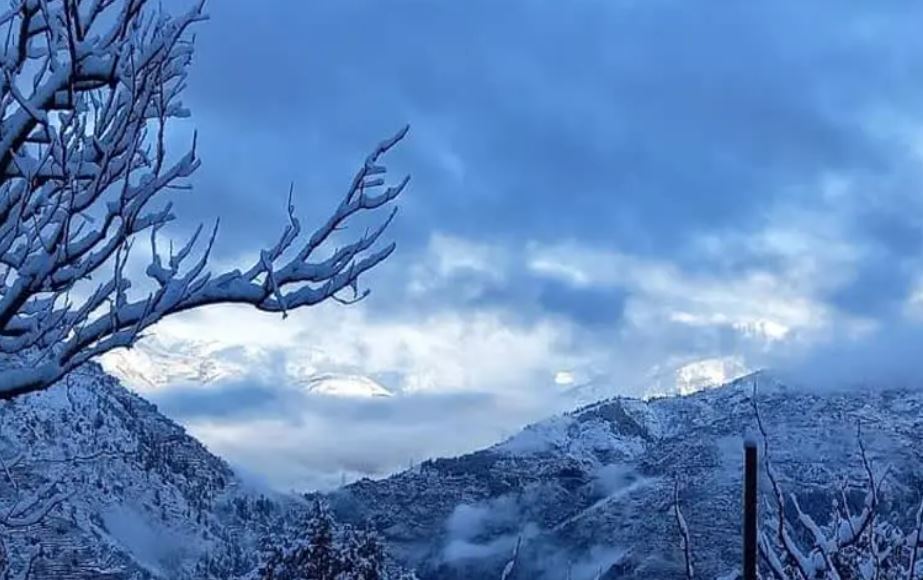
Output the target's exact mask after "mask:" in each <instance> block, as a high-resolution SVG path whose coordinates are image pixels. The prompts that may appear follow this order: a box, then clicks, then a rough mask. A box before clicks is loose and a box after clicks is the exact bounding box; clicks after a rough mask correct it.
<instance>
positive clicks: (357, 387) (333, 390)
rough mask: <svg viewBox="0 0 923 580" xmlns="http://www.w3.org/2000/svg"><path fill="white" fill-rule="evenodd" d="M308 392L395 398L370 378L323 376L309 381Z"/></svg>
mask: <svg viewBox="0 0 923 580" xmlns="http://www.w3.org/2000/svg"><path fill="white" fill-rule="evenodd" d="M306 389H307V391H308V392H309V393H312V394H315V395H324V396H327V397H344V398H374V397H393V396H394V393H392V392H391V391H389V390H388V389H386V388H385V387H383V386H382V385H380V384H378V383H376V382H375V381H373V380H372V379H370V378H368V377H363V376H359V375H341V374H332V373H331V374H323V375H318V376H315V377H311V378H310V379H309V380H308V383H307V387H306Z"/></svg>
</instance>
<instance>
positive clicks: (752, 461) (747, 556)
mask: <svg viewBox="0 0 923 580" xmlns="http://www.w3.org/2000/svg"><path fill="white" fill-rule="evenodd" d="M756 468H757V463H756V441H755V440H754V439H752V438H750V437H747V438H746V440H745V441H744V578H743V580H756V475H757V472H756Z"/></svg>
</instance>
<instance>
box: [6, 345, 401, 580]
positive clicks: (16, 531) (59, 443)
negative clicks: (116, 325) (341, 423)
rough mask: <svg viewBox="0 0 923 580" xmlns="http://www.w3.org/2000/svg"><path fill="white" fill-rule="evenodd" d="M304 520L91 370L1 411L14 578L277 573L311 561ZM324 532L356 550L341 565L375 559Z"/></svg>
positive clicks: (343, 534)
mask: <svg viewBox="0 0 923 580" xmlns="http://www.w3.org/2000/svg"><path fill="white" fill-rule="evenodd" d="M3 364H4V363H3V361H0V377H2V368H3ZM315 510H316V508H315V507H314V505H313V504H312V503H310V502H307V501H306V500H305V498H303V497H300V496H297V495H294V494H292V495H284V494H277V493H274V492H271V491H269V490H266V489H261V488H258V487H255V486H253V485H250V484H248V483H247V482H245V481H243V480H242V479H240V478H239V477H238V476H237V475H236V474H235V473H234V472H233V471H232V470H231V469H230V468H229V467H228V465H227V464H226V463H225V462H224V461H222V460H221V459H220V458H218V457H216V456H214V455H212V454H211V453H209V451H208V450H207V449H206V448H205V447H204V446H203V445H202V444H201V443H199V442H198V441H196V440H195V439H193V438H192V437H190V436H189V435H187V434H186V433H185V431H184V430H183V428H182V427H180V426H178V425H176V424H175V423H173V422H172V421H170V420H169V419H167V418H166V417H164V416H163V415H161V414H160V413H159V412H158V411H157V408H156V407H155V406H154V405H151V404H150V403H148V402H146V401H145V400H144V399H142V398H141V397H139V396H137V395H135V394H133V393H131V392H130V391H128V390H127V389H125V388H124V387H123V386H122V385H121V384H120V383H119V381H118V380H117V379H115V378H113V377H111V376H109V375H108V374H106V373H105V372H104V371H103V370H102V368H101V367H100V366H99V365H97V364H95V363H94V364H88V365H85V366H84V367H83V368H82V369H80V370H79V371H76V372H74V373H72V374H71V375H69V376H68V377H67V378H66V379H65V380H64V381H62V382H61V383H59V384H57V385H55V386H54V387H52V388H51V389H48V390H46V391H42V392H39V393H35V394H31V395H27V396H23V397H19V398H16V399H14V400H11V401H5V402H2V403H0V514H2V515H0V539H2V542H0V548H2V550H0V570H4V569H5V570H6V571H7V572H12V573H13V577H19V576H16V574H21V573H24V571H25V570H27V569H29V568H31V575H29V578H31V579H33V580H43V579H68V580H83V579H86V580H90V579H94V580H95V579H105V578H109V579H112V580H116V579H118V580H123V579H138V580H148V579H150V580H153V579H162V580H183V579H188V580H192V579H196V580H198V579H204V578H220V579H225V578H243V577H250V576H248V575H252V574H254V571H255V570H256V568H257V566H259V565H260V564H261V562H262V561H263V559H264V556H265V555H266V554H271V555H273V556H272V557H273V558H274V559H275V561H276V566H277V568H278V567H279V566H282V565H283V564H284V563H285V562H284V561H285V558H286V557H287V556H286V554H287V553H289V552H291V553H297V550H298V549H311V544H310V541H309V538H307V539H306V537H305V536H306V535H307V534H308V531H309V530H310V529H312V526H315V523H316V521H317V518H316V517H315V515H314V514H315ZM328 529H330V530H331V531H330V532H329V533H330V534H332V535H331V536H330V540H329V541H330V542H333V544H331V545H334V544H335V545H336V546H347V547H348V546H355V550H359V552H356V551H355V550H353V551H346V550H345V548H344V551H343V554H345V555H344V556H343V557H344V558H345V560H343V562H345V564H343V565H344V566H345V565H347V564H348V565H353V564H355V562H357V561H363V562H365V560H366V559H367V558H368V554H369V553H371V554H372V556H376V554H377V553H378V552H377V550H378V548H376V546H378V545H380V544H377V543H376V542H377V539H376V537H374V536H369V535H367V534H366V533H365V532H363V531H362V530H361V529H359V528H356V527H350V526H342V525H340V524H339V523H338V522H330V523H329V524H328ZM306 542H307V543H306ZM337 549H339V548H337ZM267 550H269V551H268V552H267ZM286 550H288V551H289V552H286ZM292 550H295V551H294V552H292ZM362 550H365V553H363V552H362ZM376 557H378V556H376ZM381 558H382V559H381V562H382V565H385V564H387V559H386V558H385V557H384V556H381ZM366 563H367V562H366ZM387 565H388V566H390V564H387ZM389 569H391V570H392V571H393V570H395V568H394V567H393V566H391V567H390V568H389ZM395 574H397V573H396V572H395ZM4 577H6V576H4ZM283 577H284V576H282V575H279V573H278V570H277V574H276V578H283ZM358 577H359V576H349V578H358Z"/></svg>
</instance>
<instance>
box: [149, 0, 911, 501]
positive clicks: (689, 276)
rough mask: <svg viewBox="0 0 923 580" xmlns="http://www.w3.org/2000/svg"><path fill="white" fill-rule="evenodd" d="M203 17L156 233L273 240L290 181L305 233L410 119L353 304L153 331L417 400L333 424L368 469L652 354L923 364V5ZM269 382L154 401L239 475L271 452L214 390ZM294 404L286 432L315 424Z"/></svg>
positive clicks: (520, 411) (440, 444) (230, 393)
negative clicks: (217, 218) (372, 454)
mask: <svg viewBox="0 0 923 580" xmlns="http://www.w3.org/2000/svg"><path fill="white" fill-rule="evenodd" d="M176 1H177V2H178V1H179V0H176ZM208 12H209V14H210V16H211V20H210V21H208V22H206V23H204V24H203V25H201V26H200V29H199V31H198V37H197V57H196V62H195V64H194V68H193V70H192V73H191V77H190V82H189V87H188V90H187V93H186V98H185V101H186V103H187V104H188V105H189V106H190V107H191V108H192V110H193V119H192V124H193V125H194V126H195V127H196V128H197V129H198V131H199V142H200V153H201V157H202V160H203V166H202V168H201V170H200V171H199V172H198V174H197V175H196V177H195V179H194V184H195V192H194V193H193V194H190V195H187V194H184V195H183V196H181V197H179V198H178V200H177V203H178V211H179V212H182V213H181V215H182V219H181V223H180V224H179V226H178V227H177V228H175V229H174V233H176V234H177V235H182V234H183V233H184V232H186V231H188V230H189V229H191V228H192V227H193V226H194V225H195V224H196V223H198V221H200V220H203V221H208V220H210V219H212V218H213V217H214V215H215V214H216V213H219V214H220V215H221V217H222V228H223V229H222V232H221V235H220V237H219V245H218V250H217V254H216V260H215V264H216V267H217V266H221V265H224V264H232V263H236V262H240V261H244V262H245V263H246V261H247V258H249V257H252V256H253V255H254V254H255V252H256V251H257V250H258V249H259V248H261V247H265V246H266V245H268V244H270V243H272V241H273V239H274V236H275V234H276V232H277V231H278V230H279V229H280V228H281V227H282V226H283V225H284V223H285V221H284V220H285V215H284V203H285V198H286V195H287V192H288V187H289V184H290V183H292V182H293V183H294V187H295V195H296V197H295V199H296V204H297V208H298V212H299V214H300V215H301V216H302V218H303V220H304V221H306V222H307V223H320V221H321V220H322V219H323V218H324V217H325V215H326V212H327V211H329V210H330V209H331V208H332V207H334V205H335V204H336V203H337V201H338V197H339V196H340V195H342V193H343V192H344V187H345V186H346V184H347V183H348V180H349V179H350V177H351V174H352V172H353V171H354V168H355V167H356V164H357V163H358V162H360V161H361V159H362V158H363V157H364V155H365V154H366V152H367V151H368V150H369V148H370V146H371V145H373V144H374V143H375V142H376V141H378V140H379V139H381V138H383V137H385V136H387V135H389V134H390V133H392V132H394V131H395V130H396V129H398V128H399V127H400V126H402V125H403V124H404V123H409V124H410V125H411V133H410V134H409V136H408V138H407V140H406V142H405V143H403V144H402V145H401V147H400V149H399V150H398V151H396V152H395V153H394V154H393V155H392V156H391V159H390V167H391V169H392V171H395V172H397V173H401V172H408V173H411V174H412V176H413V181H412V185H411V187H410V188H409V190H408V191H407V192H406V194H405V195H404V196H403V198H402V199H401V202H400V213H399V216H398V219H397V221H396V222H395V223H394V224H393V227H392V229H391V230H390V233H389V235H390V237H391V238H392V239H394V240H395V241H397V243H398V252H397V253H396V254H395V255H394V256H393V257H392V259H390V260H389V261H388V262H387V263H385V264H383V265H382V266H380V267H379V268H378V270H376V271H375V272H374V273H372V274H371V275H370V276H368V277H367V279H366V282H367V285H369V286H370V287H371V288H372V290H373V293H372V295H371V297H370V298H369V299H368V300H367V301H366V302H364V303H363V304H361V305H358V306H356V307H353V308H350V309H344V308H342V307H339V306H336V307H324V308H319V309H316V312H304V313H300V314H299V315H298V316H294V317H292V318H291V319H289V320H286V321H285V322H284V324H283V323H282V322H281V321H279V320H278V319H275V318H273V319H272V320H271V321H269V322H265V325H264V322H263V321H256V319H254V318H252V316H253V315H252V314H251V313H239V312H238V311H236V310H235V311H234V312H233V313H231V314H228V313H227V312H226V311H222V310H220V309H219V310H216V311H210V312H204V313H194V314H191V315H189V316H187V317H185V318H184V319H183V320H180V321H178V322H172V323H167V324H165V326H164V333H169V332H172V333H175V334H178V335H182V336H183V338H184V339H190V338H205V339H208V340H221V341H224V342H226V343H228V344H232V345H238V346H240V345H247V344H250V345H251V346H252V345H254V344H259V345H262V347H264V348H265V349H266V350H267V351H271V352H273V353H275V354H274V355H273V356H276V357H277V358H279V357H281V359H283V360H289V361H291V360H297V359H299V357H302V356H303V355H302V354H299V353H302V352H303V349H305V348H307V346H306V345H310V347H311V349H313V351H322V352H323V356H320V357H319V358H317V360H320V361H326V362H323V363H318V364H319V365H320V366H319V370H330V369H337V370H344V369H345V370H348V371H349V372H355V373H361V374H366V375H369V376H374V377H375V378H376V380H380V381H381V382H382V383H383V384H387V386H388V387H389V388H393V389H395V390H399V391H406V392H407V393H412V396H411V395H408V396H407V398H406V399H405V401H406V404H405V405H404V407H401V405H402V404H403V403H400V402H391V403H389V405H391V406H393V407H394V408H395V409H398V410H395V411H393V412H394V413H395V414H393V415H388V414H387V413H386V414H385V415H386V418H382V415H381V414H380V413H379V414H377V415H376V414H375V413H372V414H371V415H372V416H373V419H369V418H368V417H369V414H367V413H359V412H350V413H346V415H344V418H343V421H348V425H349V426H350V427H349V428H350V429H352V430H354V431H355V434H356V436H355V437H354V438H352V439H354V440H353V441H352V442H351V443H349V445H352V446H353V447H359V448H361V447H362V446H363V445H368V442H369V441H370V440H373V439H375V438H377V439H378V440H386V441H393V445H394V446H395V447H396V448H399V449H400V452H399V453H396V454H395V457H394V458H392V459H389V460H388V461H390V463H388V461H385V462H379V463H381V464H379V465H375V466H374V467H369V468H368V469H367V471H368V472H369V473H377V472H381V471H387V470H388V469H393V468H394V466H395V463H397V462H399V461H403V459H400V458H398V455H401V456H412V455H426V454H429V453H450V452H458V451H461V450H464V449H469V448H473V447H474V446H476V445H482V444H485V443H487V442H489V441H491V440H493V439H495V438H496V437H498V436H499V435H501V434H502V433H505V432H508V431H509V430H510V429H515V428H516V427H517V426H518V425H519V424H521V423H522V422H524V421H527V420H531V419H534V418H537V417H538V416H541V414H542V413H544V412H548V411H549V410H550V409H551V408H552V406H551V405H549V404H545V403H546V402H547V401H548V396H547V393H548V392H550V391H553V390H554V389H555V388H560V385H556V384H555V381H554V380H553V378H554V376H555V375H556V373H559V372H567V373H569V374H570V375H572V376H574V377H575V381H576V382H578V383H579V382H583V381H594V382H598V383H606V384H609V385H612V389H613V390H614V392H624V393H627V394H640V393H642V392H643V390H644V386H645V381H646V380H648V378H649V377H650V376H651V373H652V372H653V371H652V369H656V368H672V367H674V366H678V365H682V364H684V363H686V362H692V361H697V360H701V359H711V358H720V357H735V358H736V359H740V360H743V361H744V362H745V364H746V366H747V367H750V368H755V367H762V366H772V367H776V368H787V369H795V370H797V371H798V372H801V373H802V375H801V376H803V377H804V378H805V380H809V381H822V380H826V381H831V382H835V381H853V380H871V381H876V380H877V381H883V382H887V381H895V380H903V379H905V378H906V377H908V376H911V375H912V374H913V373H914V372H916V371H918V370H920V369H919V368H918V366H917V363H916V362H915V361H916V358H917V357H916V356H915V351H914V348H913V345H914V344H918V343H919V340H918V339H919V338H920V333H919V330H918V320H920V317H921V315H923V278H921V273H923V270H921V260H920V257H921V256H923V251H921V250H923V248H921V245H923V230H921V224H923V207H921V205H923V204H921V200H923V196H921V195H920V187H921V183H923V180H921V178H923V175H921V174H923V171H921V168H923V105H921V103H923V46H920V45H921V40H920V39H919V34H918V33H917V32H918V30H917V27H916V26H915V24H916V23H918V22H920V19H921V17H923V14H921V12H923V7H920V6H919V5H916V4H913V3H910V2H882V3H875V4H874V5H872V4H868V3H860V2H812V3H808V4H805V3H803V2H795V1H773V2H757V3H747V4H741V3H734V2H688V1H685V0H684V1H679V0H651V1H646V2H636V1H628V0H625V1H617V0H579V1H576V2H550V1H546V0H507V1H504V2H496V1H493V2H490V1H487V0H466V1H463V2H462V1H455V2H450V1H438V2H437V1H422V0H419V1H406V0H393V1H391V2H386V3H384V2H373V1H371V0H361V1H360V0H344V1H337V2H332V1H324V2H320V1H315V2H281V1H279V0H273V1H267V2H243V1H230V2H212V3H211V5H210V6H209V7H208ZM262 318H263V319H265V317H262ZM244 320H247V321H249V322H247V323H246V324H247V327H246V329H244V330H241V324H242V321H244ZM171 324H172V326H171ZM256 328H264V329H265V330H263V331H257V330H254V329H256ZM260 332H262V334H260ZM286 364H287V363H286ZM325 365H326V366H325ZM282 366H285V365H284V364H283V365H282ZM328 367H329V368H328ZM280 377H281V378H280ZM284 381H285V378H284V373H283V374H282V375H279V376H275V377H274V378H273V379H271V380H270V379H266V378H265V377H263V378H253V377H249V378H248V377H238V378H236V379H234V381H232V383H233V384H230V383H229V385H230V386H228V387H227V388H226V389H224V390H222V389H216V390H213V391H211V396H212V397H215V398H221V400H222V404H221V405H218V406H214V405H209V404H207V403H205V402H204V401H203V400H202V399H201V396H192V397H190V396H188V392H187V390H188V389H191V388H193V387H189V386H183V387H176V389H174V390H172V391H170V393H172V394H169V395H163V394H161V395H158V396H159V397H160V398H161V401H162V402H164V403H165V404H166V405H167V408H168V409H170V410H171V412H172V414H174V416H176V417H178V418H179V419H180V420H184V421H187V422H188V423H189V424H191V425H193V426H197V427H198V428H199V429H200V430H199V433H200V434H202V436H203V437H204V438H205V439H206V442H210V441H209V440H208V439H209V437H211V438H212V440H211V442H210V443H211V444H212V446H213V447H215V448H216V449H217V450H218V451H223V452H226V453H228V454H230V455H232V456H234V457H237V458H240V460H241V461H242V462H243V463H244V464H247V465H250V466H251V467H253V468H254V469H257V468H261V467H266V466H265V465H263V464H259V462H258V461H255V460H252V458H253V457H258V456H261V455H265V453H264V452H265V449H261V448H254V447H253V446H252V445H249V446H248V445H245V444H244V443H242V440H245V439H247V438H248V435H247V434H248V433H251V432H252V431H247V428H246V426H245V424H244V422H243V421H244V420H243V419H240V414H235V413H232V414H231V416H230V417H229V415H228V413H227V412H226V409H227V408H229V405H230V407H231V408H233V402H234V401H237V400H239V401H241V405H243V406H246V407H247V408H248V409H254V406H253V404H252V403H253V401H255V400H266V397H264V396H262V395H261V393H265V392H268V391H267V389H269V391H272V386H274V385H278V384H279V383H280V382H284ZM199 395H201V393H200V394H199ZM158 396H155V398H157V397H158ZM420 397H423V398H424V399H426V401H425V402H423V403H421V402H420V400H419V398H420ZM427 397H450V398H451V397H469V398H470V397H475V398H477V397H483V398H484V400H485V401H488V403H486V404H483V405H467V406H466V405H464V404H459V405H455V403H446V404H445V405H443V406H442V407H438V406H437V407H438V408H441V409H443V411H442V417H443V418H446V417H449V416H451V418H450V419H446V420H450V422H451V421H455V422H457V423H458V424H459V425H465V426H466V427H465V428H464V429H457V430H456V431H457V433H455V434H446V433H441V434H440V436H438V437H437V436H435V435H434V433H436V432H437V431H440V429H439V424H440V421H438V420H435V419H434V418H433V416H431V415H428V414H427V413H433V414H435V415H439V412H438V411H437V410H436V409H435V408H432V407H431V405H432V401H431V400H430V399H427ZM452 400H453V401H454V399H452ZM465 400H468V399H465ZM427 405H430V406H427ZM256 407H257V408H262V407H261V406H260V405H257V406H256ZM456 407H458V409H456ZM211 408H216V409H219V410H216V411H214V412H213V413H211V414H210V415H209V413H206V412H205V411H203V409H211ZM274 408H276V407H273V405H266V406H265V408H264V409H263V410H262V411H260V412H261V413H263V415H261V417H262V419H261V420H263V419H265V420H267V421H271V420H273V419H272V417H273V413H274V412H275V411H273V409H274ZM420 408H423V409H427V413H420V412H418V409H420ZM400 409H404V411H401V410H400ZM411 409H412V410H411ZM485 409H492V410H485ZM475 410H477V411H478V413H479V414H478V413H475ZM255 412H256V411H254V413H255ZM325 412H333V411H330V410H329V409H328V410H327V411H325ZM344 412H345V411H344ZM402 413H404V414H402ZM453 413H454V415H453ZM334 414H335V413H334ZM203 415H209V416H208V417H206V418H203ZM251 415H252V414H251ZM235 417H236V418H235ZM305 417H306V416H301V417H300V418H299V419H298V420H297V421H295V423H296V424H297V425H298V429H303V428H305V425H307V424H310V425H313V427H311V429H315V427H316V425H315V423H317V414H316V413H314V414H310V417H313V418H307V419H306V418H305ZM247 420H253V417H252V416H250V418H249V419H247ZM311 421H314V423H312V422H311ZM427 421H428V423H427ZM424 423H425V424H427V425H429V427H427V426H426V425H424ZM430 424H431V425H430ZM340 425H342V423H340ZM396 425H397V426H396ZM479 426H480V427H479ZM416 427H419V429H416ZM316 428H317V431H316V432H315V431H311V433H312V434H313V435H314V436H316V437H317V438H320V439H323V438H324V437H327V435H325V434H324V433H327V432H326V431H323V429H321V428H320V427H316ZM331 428H332V427H331ZM387 428H391V431H389V432H388V433H390V434H387V435H385V434H383V432H384V431H387ZM253 429H255V427H253ZM298 429H294V430H289V431H285V430H283V431H284V433H283V434H282V435H280V437H279V439H284V438H285V437H295V438H297V437H299V436H300V435H303V434H304V433H303V432H302V431H299V430H298ZM396 429H397V430H401V434H395V433H394V431H395V430H396ZM427 429H428V430H427ZM194 431H195V429H194ZM443 431H444V430H443ZM407 432H410V434H408V433H407ZM363 433H365V434H366V435H362V434H363ZM388 437H392V439H388ZM427 438H429V441H428V443H431V445H429V446H426V445H423V444H419V445H417V446H416V447H414V444H412V442H413V441H415V440H420V439H427ZM345 446H347V443H344V445H343V446H340V447H339V448H336V447H335V446H334V447H332V448H330V449H327V447H329V446H323V447H324V449H325V451H323V452H321V451H317V452H312V457H313V456H322V457H320V458H315V459H312V460H311V461H307V460H305V467H304V469H305V473H307V472H309V471H311V470H312V469H319V470H322V471H323V470H327V471H329V472H330V473H333V472H335V471H336V470H338V469H345V468H344V467H343V461H341V459H338V458H337V453H346V452H345V451H343V449H344V447H345ZM291 447H299V445H295V444H294V443H293V444H292V445H291ZM302 447H303V446H302ZM405 447H406V448H405ZM286 449H288V448H286ZM313 449H315V450H316V449H318V447H317V446H315V447H313ZM289 452H290V453H295V452H294V451H285V452H283V451H282V450H280V451H279V453H280V454H281V455H282V456H285V455H284V453H289ZM348 453H350V454H352V453H353V451H349V452H348ZM285 457H288V456H285ZM247 458H251V459H247ZM248 461H250V463H247V462H248ZM280 462H282V460H280ZM360 463H361V462H360ZM367 463H370V464H371V463H375V462H374V461H369V462H367ZM385 463H387V465H384V464H385ZM267 469H271V470H276V469H277V468H276V467H271V468H267ZM278 469H283V468H278ZM283 471H284V469H283ZM354 471H357V472H359V471H362V470H354ZM275 473H276V472H273V474H270V475H269V477H270V479H273V481H285V482H286V483H290V482H296V481H308V480H309V479H310V478H309V477H308V476H306V475H304V474H303V473H302V474H301V475H297V476H296V475H292V474H289V473H286V475H284V476H282V475H280V476H279V477H275ZM299 478H301V479H299ZM312 481H313V480H312Z"/></svg>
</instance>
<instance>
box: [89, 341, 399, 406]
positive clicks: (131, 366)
mask: <svg viewBox="0 0 923 580" xmlns="http://www.w3.org/2000/svg"><path fill="white" fill-rule="evenodd" d="M275 362H276V361H274V360H273V353H272V352H271V351H269V350H267V349H264V348H259V347H249V346H248V347H244V346H237V345H226V344H222V343H220V342H206V341H192V340H184V339H180V338H177V337H172V336H167V335H153V336H148V337H145V338H144V339H142V340H141V341H139V342H138V343H137V344H136V345H135V346H134V347H132V348H131V349H118V350H115V351H112V352H109V353H106V354H105V355H103V356H102V360H101V364H102V367H103V368H104V369H105V371H106V372H108V373H109V374H111V375H112V376H114V377H116V378H118V379H119V380H120V381H121V382H122V383H123V384H124V385H126V386H128V387H130V388H132V389H134V390H136V391H138V392H140V393H146V392H150V391H155V390H158V389H163V388H168V387H171V386H174V385H178V384H183V383H185V384H197V385H206V384H209V383H218V382H221V381H225V380H234V379H241V378H244V377H254V376H256V377H260V375H261V374H262V375H264V376H263V377H262V378H263V379H266V377H271V378H272V379H273V380H272V381H266V382H279V381H281V382H284V383H285V384H287V385H290V386H299V387H303V388H304V390H305V391H307V392H309V393H313V394H317V395H323V396H330V397H341V398H353V397H359V398H368V397H390V396H392V395H394V393H393V392H392V391H390V390H389V389H388V388H386V387H384V386H383V385H381V384H380V383H378V382H377V381H375V380H374V379H372V378H370V377H366V376H363V375H361V374H358V373H355V372H333V371H330V370H327V371H321V370H320V369H321V368H324V369H337V368H338V367H339V365H337V364H334V362H333V361H331V360H328V357H326V355H325V354H324V353H323V352H322V351H320V350H318V349H315V348H310V347H306V348H305V349H303V351H300V352H299V353H298V358H297V360H296V361H295V362H292V361H286V363H285V364H282V365H278V364H273V363H275ZM273 373H275V374H273Z"/></svg>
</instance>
